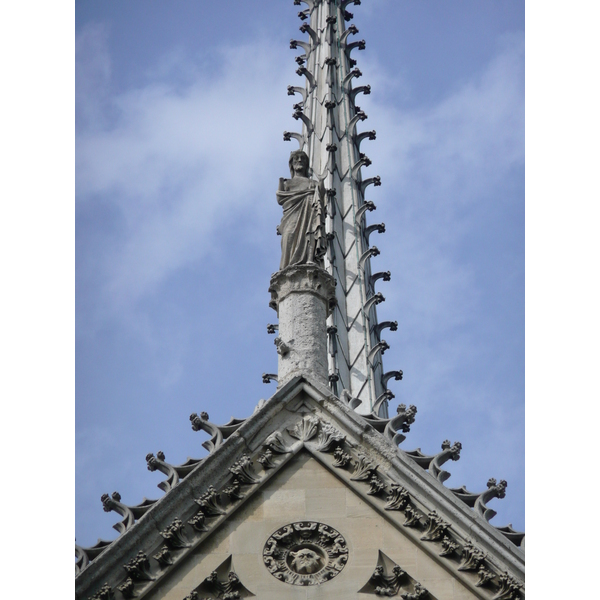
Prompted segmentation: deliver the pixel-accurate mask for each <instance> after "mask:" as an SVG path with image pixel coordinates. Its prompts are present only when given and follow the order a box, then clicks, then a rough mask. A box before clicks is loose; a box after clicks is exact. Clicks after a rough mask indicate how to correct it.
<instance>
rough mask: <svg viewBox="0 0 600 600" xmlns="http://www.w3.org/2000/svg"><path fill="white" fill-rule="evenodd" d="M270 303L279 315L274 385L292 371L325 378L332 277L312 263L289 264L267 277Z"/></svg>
mask: <svg viewBox="0 0 600 600" xmlns="http://www.w3.org/2000/svg"><path fill="white" fill-rule="evenodd" d="M269 291H270V292H271V306H272V307H273V308H274V309H275V310H276V311H277V314H278V316H279V335H278V337H277V338H275V343H276V345H277V354H278V387H282V386H283V385H285V384H286V383H287V382H288V381H289V380H290V379H292V378H293V377H294V376H295V375H299V374H301V373H305V374H309V375H312V376H313V377H315V378H317V379H319V380H321V381H322V382H324V383H327V382H328V362H327V331H326V330H327V325H326V320H327V315H328V314H329V311H330V306H331V303H332V302H333V301H334V299H335V281H334V279H333V277H332V276H331V275H329V274H328V273H326V272H325V271H324V270H323V269H320V268H319V267H317V266H316V265H293V266H290V267H287V268H285V269H283V270H282V271H279V272H278V273H275V274H274V275H273V276H272V277H271V285H270V287H269Z"/></svg>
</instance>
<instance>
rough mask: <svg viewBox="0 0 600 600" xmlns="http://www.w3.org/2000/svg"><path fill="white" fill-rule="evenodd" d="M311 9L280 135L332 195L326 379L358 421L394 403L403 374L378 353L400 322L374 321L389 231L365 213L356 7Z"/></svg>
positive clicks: (318, 5)
mask: <svg viewBox="0 0 600 600" xmlns="http://www.w3.org/2000/svg"><path fill="white" fill-rule="evenodd" d="M294 4H295V5H299V6H300V5H302V4H304V5H306V7H307V8H305V9H304V10H301V11H300V12H299V13H298V17H299V18H300V19H301V21H302V24H301V26H300V31H301V32H302V33H303V34H305V36H306V37H304V39H301V40H295V39H294V40H292V41H291V42H290V48H292V49H293V50H300V51H301V52H300V54H298V55H297V56H296V62H297V63H298V70H297V71H296V72H297V73H298V75H300V76H301V77H302V78H303V79H304V81H305V85H304V87H298V86H291V85H290V86H288V93H289V94H290V95H294V96H295V98H296V99H297V100H298V101H297V103H296V104H294V113H293V115H292V116H293V117H294V119H296V120H297V121H300V122H301V123H302V132H301V133H293V132H288V131H286V132H284V134H283V137H284V140H287V141H291V139H292V138H294V139H295V140H296V141H297V142H298V144H299V148H300V149H301V150H304V151H305V152H306V153H307V154H308V156H309V159H310V172H311V175H312V176H313V177H315V178H316V179H318V180H320V181H321V182H322V185H323V186H324V187H325V190H326V198H327V200H326V204H327V216H326V232H327V254H326V257H325V268H326V270H327V271H328V272H329V273H330V274H331V275H333V277H334V278H335V280H336V284H337V285H336V299H337V305H336V307H335V309H334V311H333V312H332V314H331V315H330V316H329V318H328V321H327V325H328V327H327V333H328V338H329V339H328V355H329V358H328V361H329V365H328V367H329V380H330V384H331V387H332V389H333V391H334V392H335V393H336V394H337V395H340V394H341V393H342V391H343V390H346V392H345V393H349V394H350V396H352V397H354V398H359V399H360V400H361V401H362V404H361V405H360V406H359V407H358V409H357V410H358V411H359V412H361V413H370V412H371V411H372V410H374V411H375V412H380V413H381V414H382V416H386V415H387V402H388V400H389V399H390V398H393V397H394V395H393V393H392V392H391V391H389V390H388V389H387V382H388V381H389V380H390V379H391V378H394V379H401V378H402V372H401V371H390V372H389V373H385V372H384V369H383V365H382V359H381V357H382V355H383V353H384V352H385V350H386V349H387V348H389V345H388V343H387V342H386V341H385V340H384V339H382V337H381V335H382V332H383V330H385V329H387V328H389V329H390V330H391V331H395V330H396V328H397V323H396V322H395V321H386V322H383V323H378V322H377V311H376V305H377V304H379V303H381V302H383V301H385V298H384V297H383V295H382V294H381V292H378V291H376V289H375V286H376V282H378V281H380V280H381V281H389V279H390V273H389V271H385V272H380V273H372V271H371V261H370V259H371V257H372V256H377V255H378V254H379V250H378V249H377V246H375V245H372V244H371V241H370V237H371V234H372V233H374V232H378V233H383V232H384V231H385V225H384V224H383V223H377V224H372V225H368V224H367V219H366V213H367V212H371V211H373V210H374V209H375V205H374V204H373V202H372V201H371V200H370V199H369V198H368V195H369V192H370V191H371V189H372V188H371V186H374V187H376V186H379V185H381V180H380V178H379V177H378V176H375V177H368V178H363V174H362V168H363V167H368V166H369V165H370V164H371V161H370V160H369V158H368V157H367V156H366V154H364V152H362V148H361V145H362V143H363V142H364V141H365V140H374V139H375V131H363V132H359V131H358V123H359V121H364V120H366V119H367V115H366V114H365V113H364V112H363V111H362V110H361V108H360V106H358V105H357V102H358V101H359V98H360V96H359V95H360V94H370V92H371V87H370V86H369V85H355V80H356V79H358V78H360V77H361V76H362V73H361V71H360V70H359V69H358V68H357V66H356V65H357V60H356V57H355V53H356V51H357V50H364V48H365V41H364V40H358V41H357V40H356V34H357V33H358V28H357V27H356V26H355V25H354V24H348V25H347V22H351V21H352V19H353V15H352V13H350V12H349V11H348V10H347V8H348V6H349V5H352V4H355V5H358V4H360V0H294Z"/></svg>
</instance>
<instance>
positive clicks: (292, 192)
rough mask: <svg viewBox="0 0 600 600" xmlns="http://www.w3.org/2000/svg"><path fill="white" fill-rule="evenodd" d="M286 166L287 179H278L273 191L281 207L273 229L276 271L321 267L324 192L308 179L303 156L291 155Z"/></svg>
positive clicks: (305, 157)
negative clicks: (277, 261) (278, 243)
mask: <svg viewBox="0 0 600 600" xmlns="http://www.w3.org/2000/svg"><path fill="white" fill-rule="evenodd" d="M289 164H290V174H291V178H290V179H284V178H283V177H280V178H279V189H278V190H277V202H278V203H279V204H281V206H282V207H283V217H282V218H281V223H280V225H279V227H278V228H277V233H279V234H280V235H281V264H280V265H279V269H280V270H281V269H285V267H289V266H290V265H300V264H307V263H312V264H316V265H318V266H320V267H323V256H324V255H325V252H326V239H325V203H324V200H323V197H324V188H323V185H322V184H318V183H317V182H316V181H314V180H312V179H309V177H308V156H307V154H306V152H303V151H302V150H296V151H294V152H292V153H291V154H290V163H289Z"/></svg>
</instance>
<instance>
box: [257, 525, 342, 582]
mask: <svg viewBox="0 0 600 600" xmlns="http://www.w3.org/2000/svg"><path fill="white" fill-rule="evenodd" d="M263 560H264V563H265V566H266V567H267V569H268V570H269V572H270V573H271V575H273V577H276V578H277V579H279V580H281V581H283V582H285V583H289V584H291V585H319V584H321V583H325V582H326V581H329V580H330V579H333V578H334V577H335V576H336V575H337V574H338V573H339V572H340V571H341V570H342V569H343V568H344V567H345V565H346V563H347V562H348V546H347V544H346V540H345V539H344V538H343V536H342V535H341V534H340V533H339V531H336V530H335V529H334V528H333V527H330V526H329V525H325V524H324V523H317V522H316V521H299V522H297V523H290V524H289V525H285V526H284V527H282V528H281V529H278V530H277V531H276V532H275V533H273V534H272V535H271V536H270V537H269V539H268V540H267V542H266V544H265V547H264V548H263Z"/></svg>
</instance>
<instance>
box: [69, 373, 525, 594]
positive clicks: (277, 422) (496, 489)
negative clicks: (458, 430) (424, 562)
mask: <svg viewBox="0 0 600 600" xmlns="http://www.w3.org/2000/svg"><path fill="white" fill-rule="evenodd" d="M355 405H356V401H355V400H353V399H351V398H349V397H348V396H347V395H343V399H339V398H337V397H336V396H334V395H333V394H332V392H331V390H329V389H328V388H327V387H326V386H324V385H322V384H321V383H319V382H318V381H315V380H313V379H311V378H310V377H308V376H299V377H296V378H294V379H293V380H291V381H290V382H288V383H287V384H286V385H284V386H282V387H281V388H280V389H279V390H277V392H276V393H275V394H274V395H273V396H272V397H271V398H270V399H269V400H268V401H266V402H265V403H264V404H262V406H259V407H258V408H257V410H256V411H255V413H254V414H253V415H252V416H251V417H249V418H248V419H245V420H238V419H232V420H231V421H230V422H229V423H227V424H226V425H223V426H217V425H214V424H212V423H210V421H208V415H206V414H205V413H203V414H202V415H201V416H200V417H199V416H197V415H192V417H190V419H191V420H192V426H193V427H194V429H203V430H205V431H207V432H208V433H209V434H210V435H211V439H210V440H207V441H206V442H205V443H204V446H205V447H206V448H207V449H208V450H209V452H210V454H209V455H208V456H207V457H206V458H204V459H202V460H199V461H188V463H186V464H184V465H181V466H178V467H173V466H171V465H168V464H167V463H165V462H164V460H162V459H161V458H160V457H154V456H153V455H148V457H147V460H148V463H149V466H150V467H151V468H152V467H154V468H159V469H160V470H161V471H163V472H164V473H165V474H167V480H166V481H165V482H163V485H162V486H161V487H162V489H163V490H164V491H165V492H166V494H165V496H163V497H162V498H161V499H160V500H157V501H147V500H144V501H143V502H142V503H141V504H139V505H137V506H134V507H130V506H127V505H125V504H122V503H121V502H120V498H118V495H117V497H115V496H114V495H113V498H109V497H108V496H104V497H103V504H104V508H105V510H114V511H116V512H118V513H119V514H121V515H122V516H123V520H122V521H121V522H120V523H117V525H116V526H115V528H116V529H117V530H118V531H119V532H120V533H121V535H120V536H119V537H118V538H117V539H116V540H115V541H114V542H102V541H99V543H98V544H97V545H96V546H95V547H93V548H85V549H84V548H78V549H77V557H78V561H77V563H78V564H77V570H78V575H77V578H76V586H75V587H76V597H77V598H78V599H79V600H86V599H87V598H98V599H100V598H112V597H114V593H115V592H116V591H117V590H118V591H119V592H118V593H119V594H121V595H122V596H123V597H129V595H130V594H132V593H135V596H136V597H137V598H143V597H144V596H146V595H147V594H148V593H149V592H150V591H151V590H152V589H154V587H155V586H156V585H157V583H158V582H159V581H160V580H161V579H162V577H163V576H165V575H166V574H167V573H169V572H171V571H172V570H173V569H174V568H176V566H177V564H180V563H181V561H183V560H185V558H186V557H187V556H188V555H189V554H190V553H191V552H193V551H194V549H195V548H196V547H197V546H198V545H199V544H201V543H202V542H203V541H204V540H206V539H207V538H208V537H209V536H210V535H211V534H212V532H213V531H214V530H215V529H216V528H217V527H218V526H219V525H220V524H221V523H222V522H223V521H224V520H225V519H227V518H228V517H229V516H230V515H231V514H233V513H234V512H235V511H237V510H238V509H239V507H240V506H242V505H243V504H244V503H245V502H246V501H247V500H248V499H249V498H250V497H252V496H253V495H254V494H255V492H257V491H258V490H259V489H261V488H262V487H263V486H264V485H265V484H266V483H267V482H268V481H269V480H271V478H272V477H273V476H274V475H275V474H276V473H278V472H279V471H281V470H282V469H285V467H286V465H287V464H288V463H289V462H290V460H291V459H292V458H293V457H294V456H295V455H296V454H297V453H298V452H300V451H302V450H303V449H304V450H306V451H307V452H308V453H310V455H311V456H312V457H313V458H315V459H316V460H317V461H319V463H321V464H322V465H323V466H324V467H325V468H326V469H328V470H330V471H331V472H332V473H334V474H335V476H336V477H338V478H339V479H341V480H342V481H343V482H344V483H345V484H346V485H347V486H349V487H351V488H352V489H353V491H354V492H355V493H356V494H357V495H359V496H360V497H361V498H362V499H363V500H364V501H365V502H367V503H368V504H369V505H370V506H372V507H373V508H374V509H375V510H376V511H377V512H379V513H380V514H381V515H384V516H385V518H386V519H387V520H388V521H390V522H391V523H392V524H393V525H395V526H397V527H402V528H403V529H404V533H405V534H406V535H407V536H409V537H410V538H411V539H412V540H413V541H414V543H415V544H418V545H419V546H420V547H421V548H422V549H423V551H425V552H426V553H428V554H429V555H430V556H431V557H432V558H435V560H436V561H438V562H440V563H441V564H442V565H443V566H444V568H446V569H447V570H449V571H450V572H452V573H453V575H454V576H455V577H456V578H458V579H460V580H461V582H462V583H463V584H464V585H466V586H467V587H469V588H470V589H471V590H472V591H474V592H475V593H476V594H477V595H478V596H479V597H482V598H486V597H490V596H489V595H482V592H481V588H480V587H478V586H477V581H478V580H479V578H481V577H486V578H487V581H489V582H491V583H490V587H491V588H493V589H495V590H496V596H495V597H497V598H499V599H500V598H502V599H504V598H513V597H519V596H518V590H519V588H520V587H522V582H523V581H524V551H523V549H522V548H520V547H518V546H517V545H516V544H515V543H514V542H517V543H520V542H521V540H522V539H523V536H524V534H521V533H518V532H514V531H512V529H510V527H508V528H496V527H493V526H492V525H490V524H489V523H488V522H487V519H489V518H491V517H492V516H493V514H495V513H494V511H492V510H491V509H489V508H488V507H487V506H486V502H487V501H489V500H490V499H491V498H492V497H501V496H502V495H503V494H504V487H505V485H506V484H505V482H500V484H496V483H495V482H493V481H492V483H489V484H488V485H489V487H488V489H487V490H486V491H485V492H483V493H482V494H471V493H470V492H468V491H467V490H465V489H464V488H458V489H455V490H451V489H448V488H446V487H444V486H443V483H442V482H443V481H444V480H445V479H446V478H447V477H448V473H447V472H445V471H444V470H443V469H442V464H443V463H444V462H445V461H446V460H449V459H453V458H454V459H456V458H457V456H458V453H459V452H460V446H459V445H458V446H457V445H454V446H450V444H449V443H448V444H446V443H445V444H444V446H443V449H442V452H440V453H439V454H438V455H435V456H425V455H423V454H421V453H420V452H404V451H403V450H400V449H399V448H398V447H397V445H396V444H397V443H400V442H401V441H402V440H403V439H404V436H403V435H402V433H400V431H403V432H407V431H408V429H409V427H410V423H411V422H412V421H414V413H415V412H416V409H414V407H409V408H408V409H407V408H406V407H405V406H403V405H400V407H399V412H398V415H397V416H395V417H393V418H392V419H381V418H379V417H377V416H375V415H374V414H371V415H368V416H362V415H359V414H358V413H357V412H355V411H354V410H353V408H354V406H355ZM425 469H428V471H426V470H425ZM471 507H473V509H472V508H471ZM150 561H152V568H150Z"/></svg>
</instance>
